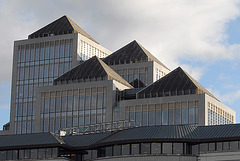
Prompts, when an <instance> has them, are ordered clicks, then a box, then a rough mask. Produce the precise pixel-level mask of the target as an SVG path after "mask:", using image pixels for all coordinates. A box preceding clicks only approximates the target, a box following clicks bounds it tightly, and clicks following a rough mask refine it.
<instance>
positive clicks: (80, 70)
mask: <svg viewBox="0 0 240 161" xmlns="http://www.w3.org/2000/svg"><path fill="white" fill-rule="evenodd" d="M85 68H86V69H85ZM106 76H107V79H108V80H115V81H117V82H119V83H122V84H124V85H125V86H127V87H130V88H133V87H132V86H131V85H130V84H129V83H128V82H127V81H126V80H125V79H123V78H122V77H121V76H120V75H119V74H117V73H116V72H115V71H114V70H113V69H112V68H110V67H109V66H108V65H107V64H105V63H104V62H103V61H102V60H101V59H100V58H98V57H97V56H93V57H92V58H90V59H88V60H87V61H85V62H83V63H82V64H79V65H78V66H76V67H74V68H73V69H71V70H69V71H68V72H66V73H64V74H62V75H61V76H59V77H58V78H56V79H55V80H54V84H57V82H58V81H60V82H62V81H68V80H76V79H87V78H88V79H89V78H94V77H95V78H97V77H106Z"/></svg>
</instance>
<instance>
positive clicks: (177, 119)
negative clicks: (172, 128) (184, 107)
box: [174, 108, 181, 125]
mask: <svg viewBox="0 0 240 161" xmlns="http://www.w3.org/2000/svg"><path fill="white" fill-rule="evenodd" d="M174 121H175V123H174V124H175V125H181V109H180V108H177V109H175V118H174Z"/></svg>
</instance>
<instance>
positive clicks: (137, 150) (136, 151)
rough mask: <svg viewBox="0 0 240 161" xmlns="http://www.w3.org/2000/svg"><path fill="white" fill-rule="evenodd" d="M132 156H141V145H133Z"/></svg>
mask: <svg viewBox="0 0 240 161" xmlns="http://www.w3.org/2000/svg"><path fill="white" fill-rule="evenodd" d="M131 147H132V148H131V154H132V155H135V154H139V144H132V146H131Z"/></svg>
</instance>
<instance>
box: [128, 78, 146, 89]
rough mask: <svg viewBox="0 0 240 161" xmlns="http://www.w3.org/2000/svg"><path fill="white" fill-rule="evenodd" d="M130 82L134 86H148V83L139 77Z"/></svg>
mask: <svg viewBox="0 0 240 161" xmlns="http://www.w3.org/2000/svg"><path fill="white" fill-rule="evenodd" d="M129 84H131V85H132V86H133V87H134V88H143V87H146V85H145V84H144V83H143V82H142V81H141V80H139V79H137V78H136V79H134V80H133V81H132V82H130V83H129Z"/></svg>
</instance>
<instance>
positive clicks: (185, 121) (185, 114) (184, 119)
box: [182, 108, 188, 124]
mask: <svg viewBox="0 0 240 161" xmlns="http://www.w3.org/2000/svg"><path fill="white" fill-rule="evenodd" d="M182 124H188V109H187V108H183V109H182Z"/></svg>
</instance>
